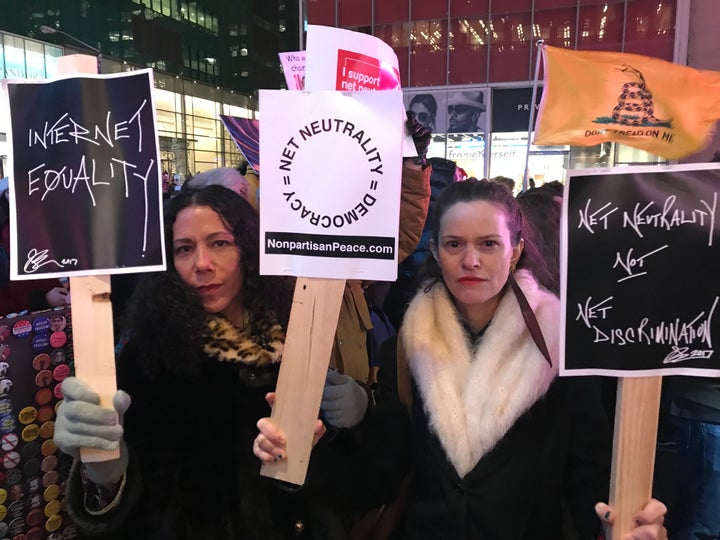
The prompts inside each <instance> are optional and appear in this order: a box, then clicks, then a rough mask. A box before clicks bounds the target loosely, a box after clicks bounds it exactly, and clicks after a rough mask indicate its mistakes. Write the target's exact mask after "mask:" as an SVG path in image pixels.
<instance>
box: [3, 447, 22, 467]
mask: <svg viewBox="0 0 720 540" xmlns="http://www.w3.org/2000/svg"><path fill="white" fill-rule="evenodd" d="M2 465H3V467H5V469H14V468H15V467H17V466H18V465H20V452H17V451H15V450H13V451H12V452H8V453H7V454H5V455H4V456H3V457H2Z"/></svg>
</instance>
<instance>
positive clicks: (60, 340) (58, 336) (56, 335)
mask: <svg viewBox="0 0 720 540" xmlns="http://www.w3.org/2000/svg"><path fill="white" fill-rule="evenodd" d="M66 342H67V334H66V333H65V332H53V333H52V334H50V345H52V346H53V347H55V348H56V349H57V348H58V347H62V346H63V345H65V343H66Z"/></svg>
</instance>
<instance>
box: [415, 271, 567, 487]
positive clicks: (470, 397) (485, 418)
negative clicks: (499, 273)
mask: <svg viewBox="0 0 720 540" xmlns="http://www.w3.org/2000/svg"><path fill="white" fill-rule="evenodd" d="M515 279H516V280H517V282H518V284H519V285H520V288H521V289H522V290H523V292H524V293H525V296H526V297H527V300H528V302H529V304H530V306H531V307H532V309H533V311H534V312H535V315H536V317H537V319H538V323H539V324H540V328H541V329H542V331H543V336H544V338H545V342H546V343H547V346H548V350H549V352H550V357H551V358H552V359H553V366H552V367H550V366H548V363H547V361H546V360H545V358H544V357H543V356H542V354H541V353H540V351H539V350H538V348H537V345H535V342H534V341H533V340H532V338H531V337H530V333H529V332H528V330H527V328H526V326H525V322H524V320H523V318H522V315H521V313H520V307H519V305H518V302H517V299H516V298H515V295H514V294H513V292H512V290H511V289H510V288H509V287H508V288H507V290H506V293H505V295H504V296H503V298H502V300H501V301H500V304H499V306H498V309H497V311H496V312H495V316H494V317H493V320H492V322H491V323H490V326H488V328H487V330H486V331H485V334H484V336H483V337H482V340H481V342H480V344H479V345H478V347H477V350H476V351H475V352H474V353H473V352H472V351H471V350H470V344H469V343H468V339H467V337H466V334H465V331H464V329H463V326H462V324H461V322H460V320H459V316H458V312H457V310H456V309H455V306H454V305H453V303H452V300H451V298H450V295H449V293H448V291H447V288H446V287H445V285H444V284H443V283H442V282H439V283H437V284H435V285H434V286H433V287H432V289H431V290H430V291H429V292H428V293H427V294H424V293H422V292H420V293H418V294H417V295H416V296H415V298H414V300H413V301H412V302H411V304H410V306H409V308H408V311H407V313H406V315H405V320H404V323H403V331H402V339H403V345H404V347H405V351H406V353H407V361H408V363H409V366H410V371H411V373H412V376H413V379H414V381H415V383H416V385H417V388H418V390H419V392H420V395H421V396H422V401H423V403H424V407H425V411H426V413H427V415H428V420H429V423H430V427H431V429H432V430H433V431H434V432H435V433H436V434H437V436H438V438H439V439H440V442H441V443H442V446H443V448H444V449H445V453H446V454H447V456H448V459H449V460H450V462H451V463H452V464H453V465H454V466H455V469H456V470H457V472H458V474H459V475H460V477H464V476H465V475H466V474H467V473H469V472H470V471H471V470H472V469H473V468H474V467H475V465H476V464H477V462H478V461H479V460H480V458H482V456H483V455H485V454H486V453H487V452H488V451H489V450H490V449H492V447H493V446H495V444H496V443H497V442H498V441H499V440H500V439H502V437H503V436H504V435H505V433H507V431H508V430H509V429H510V427H512V425H513V424H514V423H515V421H516V420H517V419H518V418H519V417H520V416H521V415H522V414H523V413H524V412H525V411H527V410H528V409H529V408H530V407H531V406H532V405H533V404H534V403H535V402H536V401H537V400H538V399H540V398H541V397H542V396H544V395H545V393H546V392H547V389H548V387H549V386H550V383H551V382H552V380H553V379H554V378H555V376H556V375H557V372H558V362H559V356H558V350H559V338H560V330H559V315H560V303H559V301H558V299H557V298H556V297H555V296H553V295H552V294H551V293H549V292H548V291H546V290H545V289H543V288H541V287H540V286H539V285H538V284H537V282H536V281H535V280H534V279H533V277H532V276H531V275H530V274H529V273H528V272H526V271H517V272H516V273H515Z"/></svg>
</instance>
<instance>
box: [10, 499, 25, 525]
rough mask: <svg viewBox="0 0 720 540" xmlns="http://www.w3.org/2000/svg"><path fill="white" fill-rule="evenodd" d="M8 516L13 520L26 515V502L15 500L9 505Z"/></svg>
mask: <svg viewBox="0 0 720 540" xmlns="http://www.w3.org/2000/svg"><path fill="white" fill-rule="evenodd" d="M8 516H9V517H10V519H11V520H15V519H18V518H20V519H22V518H24V517H25V504H24V503H23V502H22V501H15V502H14V503H12V504H11V505H10V506H8ZM23 521H24V520H23Z"/></svg>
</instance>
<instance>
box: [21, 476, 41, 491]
mask: <svg viewBox="0 0 720 540" xmlns="http://www.w3.org/2000/svg"><path fill="white" fill-rule="evenodd" d="M41 485H42V483H41V481H40V478H38V477H37V476H35V477H33V478H28V479H27V480H25V490H26V491H27V492H28V493H37V492H38V491H40V486H41Z"/></svg>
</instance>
